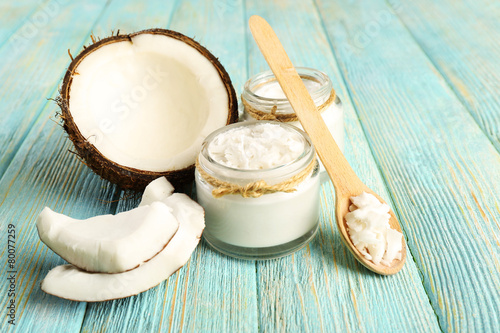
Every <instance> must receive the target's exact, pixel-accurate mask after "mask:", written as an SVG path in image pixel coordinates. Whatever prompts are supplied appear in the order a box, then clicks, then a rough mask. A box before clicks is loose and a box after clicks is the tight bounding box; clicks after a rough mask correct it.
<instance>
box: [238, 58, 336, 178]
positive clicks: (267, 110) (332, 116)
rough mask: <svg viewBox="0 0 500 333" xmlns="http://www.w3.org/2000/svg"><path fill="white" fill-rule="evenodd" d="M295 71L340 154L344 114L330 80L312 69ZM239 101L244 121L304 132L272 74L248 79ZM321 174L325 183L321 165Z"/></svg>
mask: <svg viewBox="0 0 500 333" xmlns="http://www.w3.org/2000/svg"><path fill="white" fill-rule="evenodd" d="M296 70H297V73H298V74H299V76H300V77H301V79H302V81H303V82H304V84H305V86H306V88H307V90H308V91H309V93H310V94H311V97H312V98H313V100H314V103H315V104H316V107H317V108H318V112H321V116H322V117H323V120H324V121H325V124H326V126H327V127H328V129H329V130H330V133H331V134H332V136H333V138H334V139H335V142H336V143H337V145H338V146H339V148H340V150H341V151H342V152H343V151H344V110H343V108H342V102H341V101H340V98H339V97H338V96H336V94H335V92H334V90H333V87H332V82H331V80H330V78H329V77H328V75H326V74H325V73H323V72H321V71H319V70H316V69H312V68H307V67H296ZM241 99H242V102H243V103H242V104H243V106H244V111H243V115H242V119H243V120H277V121H280V122H286V123H288V124H291V125H294V126H296V127H298V128H300V129H303V128H302V125H301V124H300V122H299V121H298V119H297V116H296V115H295V112H294V111H293V109H292V107H291V105H290V102H289V101H288V99H287V98H286V96H285V94H284V92H283V90H282V89H281V87H280V85H279V83H278V81H277V80H276V77H275V76H274V74H273V73H272V72H271V71H266V72H262V73H260V74H257V75H255V76H253V77H252V78H250V79H249V80H248V81H247V82H246V83H245V86H244V88H243V93H242V95H241ZM320 171H321V179H322V181H324V180H328V174H327V173H326V170H325V169H324V167H323V166H322V165H321V169H320Z"/></svg>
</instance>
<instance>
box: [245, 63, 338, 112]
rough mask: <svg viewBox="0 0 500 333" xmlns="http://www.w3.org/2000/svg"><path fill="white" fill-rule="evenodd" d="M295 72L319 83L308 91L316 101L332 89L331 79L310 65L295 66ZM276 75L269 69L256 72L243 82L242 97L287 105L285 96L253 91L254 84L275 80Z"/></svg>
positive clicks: (248, 99) (251, 100)
mask: <svg viewBox="0 0 500 333" xmlns="http://www.w3.org/2000/svg"><path fill="white" fill-rule="evenodd" d="M295 69H296V70H297V73H298V74H299V76H300V77H301V78H302V79H308V80H311V81H315V82H317V83H319V84H320V85H319V87H317V88H316V89H315V90H313V91H310V92H309V93H310V94H311V97H312V98H313V100H314V101H315V102H316V101H317V100H319V99H321V98H322V97H324V96H325V95H326V94H329V93H330V92H331V90H332V81H331V80H330V78H329V77H328V75H326V74H325V73H324V72H322V71H320V70H317V69H314V68H310V67H295ZM275 81H276V76H275V75H274V73H273V72H272V71H271V70H268V71H264V72H261V73H258V74H256V75H254V76H252V77H250V79H248V80H247V82H245V85H244V86H243V93H242V97H243V98H244V99H245V100H246V101H248V102H252V103H262V104H269V105H287V104H288V105H289V104H290V103H289V101H288V99H287V98H286V97H284V98H275V97H265V96H261V95H258V94H256V93H255V92H254V89H253V88H254V86H256V85H258V86H261V85H264V84H266V83H270V82H275Z"/></svg>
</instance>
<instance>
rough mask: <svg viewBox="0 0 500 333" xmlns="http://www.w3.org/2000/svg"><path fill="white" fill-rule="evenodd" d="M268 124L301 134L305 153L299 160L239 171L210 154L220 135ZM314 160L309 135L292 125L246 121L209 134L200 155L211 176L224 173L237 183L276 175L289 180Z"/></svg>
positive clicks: (313, 151)
mask: <svg viewBox="0 0 500 333" xmlns="http://www.w3.org/2000/svg"><path fill="white" fill-rule="evenodd" d="M266 123H267V124H272V125H278V126H281V127H284V128H286V129H287V130H290V131H293V132H295V133H297V134H299V135H300V136H301V138H302V139H303V140H304V151H303V152H302V153H301V154H300V155H299V156H298V157H297V158H295V159H294V160H292V161H290V162H288V163H285V164H282V165H277V166H275V167H272V168H267V169H238V168H233V167H229V166H226V165H224V164H222V163H219V162H217V161H216V160H214V159H213V158H212V157H211V156H210V154H209V153H208V146H209V144H210V143H211V142H212V141H213V140H214V139H215V138H216V137H217V136H218V135H219V134H221V133H223V132H226V131H230V130H232V129H235V128H239V127H248V126H256V125H260V124H266ZM313 158H315V150H314V146H313V145H312V141H311V139H310V138H309V136H308V135H307V133H305V132H304V131H302V130H301V129H299V128H297V127H295V126H293V125H290V124H286V123H281V122H277V121H266V120H261V121H246V122H241V123H235V124H231V125H227V126H224V127H221V128H219V129H217V130H215V131H214V132H212V133H211V134H209V135H208V136H207V137H206V138H205V140H204V141H203V143H202V147H201V151H200V154H199V163H200V166H201V167H202V168H204V170H205V171H206V172H208V173H209V174H210V175H212V176H214V177H216V178H218V177H219V176H220V173H221V172H222V173H223V174H224V175H225V178H231V179H232V181H234V182H237V179H241V178H243V179H244V180H246V181H249V180H251V179H261V178H262V179H264V178H273V177H272V176H273V175H276V176H278V177H280V178H289V177H291V176H293V175H294V174H296V173H297V172H299V171H300V170H302V169H303V168H305V167H306V166H307V165H309V163H311V161H312V159H313ZM214 169H215V170H217V172H214Z"/></svg>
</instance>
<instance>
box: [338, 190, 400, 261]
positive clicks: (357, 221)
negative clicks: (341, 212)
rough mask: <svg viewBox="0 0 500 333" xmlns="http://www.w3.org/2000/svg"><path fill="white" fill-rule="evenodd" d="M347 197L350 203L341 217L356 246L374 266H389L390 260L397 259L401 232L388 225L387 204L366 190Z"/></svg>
mask: <svg viewBox="0 0 500 333" xmlns="http://www.w3.org/2000/svg"><path fill="white" fill-rule="evenodd" d="M350 199H351V201H352V203H353V204H352V205H350V206H349V211H350V212H349V213H347V214H346V215H345V219H346V224H347V231H348V232H349V237H350V238H351V240H352V243H353V244H354V246H355V247H356V249H358V251H359V252H360V253H361V254H362V255H363V256H364V257H365V258H366V259H368V260H371V261H372V262H373V263H374V264H376V265H378V264H382V265H385V266H390V265H391V263H392V261H393V260H394V259H401V250H402V248H403V242H402V241H403V234H402V233H400V232H399V231H397V230H394V229H392V228H391V226H390V224H389V220H390V217H391V216H390V214H389V211H390V207H389V206H388V205H387V204H383V203H381V202H380V201H379V200H378V199H377V198H376V197H375V196H374V195H372V194H369V193H366V192H363V193H362V194H360V195H358V196H355V197H351V198H350Z"/></svg>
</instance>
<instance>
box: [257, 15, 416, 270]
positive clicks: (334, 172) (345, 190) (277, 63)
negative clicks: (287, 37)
mask: <svg viewBox="0 0 500 333" xmlns="http://www.w3.org/2000/svg"><path fill="white" fill-rule="evenodd" d="M249 24H250V30H251V32H252V35H253V37H254V39H255V41H256V42H257V45H258V46H259V49H260V51H261V52H262V54H263V55H264V58H265V59H266V61H267V63H268V64H269V67H271V70H272V71H273V73H274V75H275V76H276V79H277V80H278V83H279V84H280V86H281V88H282V89H283V92H284V93H285V95H286V97H287V98H288V101H289V102H290V105H291V106H292V108H293V110H294V111H295V114H296V115H297V117H298V118H299V121H300V123H301V124H302V127H303V128H304V130H305V131H306V132H307V134H309V137H310V138H311V141H312V143H313V144H314V148H315V149H316V152H317V154H318V156H319V158H320V160H321V162H323V165H324V167H325V169H326V171H327V172H328V175H329V176H330V179H331V180H332V183H333V187H334V188H335V196H336V201H335V217H336V220H337V227H338V229H339V232H340V235H341V238H342V240H343V241H344V243H345V245H346V246H347V248H348V249H349V250H350V251H351V253H352V254H353V255H354V257H355V258H356V259H357V260H358V261H359V262H360V263H361V264H363V265H364V266H365V267H366V268H368V269H370V270H371V271H373V272H375V273H378V274H382V275H391V274H395V273H397V272H399V271H400V270H401V268H403V265H404V262H405V260H406V244H405V241H404V237H403V239H402V243H403V244H402V250H401V259H400V260H399V259H395V260H393V262H392V263H391V265H390V266H384V265H382V264H379V265H375V264H374V263H373V262H372V261H371V260H368V259H366V258H365V257H364V256H363V255H362V254H361V252H359V250H358V249H357V248H356V247H355V246H354V244H353V243H352V241H351V238H350V237H349V233H348V231H347V223H346V220H345V215H346V214H347V213H348V212H349V206H350V204H351V199H350V198H351V197H353V196H358V195H360V194H361V193H363V192H367V193H370V194H372V195H374V196H375V197H376V198H377V199H378V200H379V201H380V202H382V203H385V201H384V200H383V199H382V198H381V197H380V196H379V195H378V194H376V193H375V192H373V191H372V190H371V189H370V188H368V186H366V185H365V184H364V183H363V182H362V181H361V180H360V179H359V178H358V176H357V175H356V173H355V172H354V171H353V170H352V168H351V166H350V165H349V163H348V162H347V160H346V159H345V157H344V155H343V154H342V152H341V151H340V149H339V147H338V146H337V144H336V143H335V140H334V139H333V137H332V135H331V133H330V131H329V130H328V128H327V127H326V125H325V122H324V121H323V118H322V117H321V115H320V114H319V112H318V110H317V108H316V105H315V104H314V102H313V100H312V98H311V95H310V94H309V92H308V90H307V88H306V87H305V85H304V83H303V82H302V80H301V78H300V76H299V75H298V74H297V71H296V70H295V68H294V67H293V64H292V62H291V61H290V59H289V58H288V55H287V54H286V52H285V50H284V49H283V46H282V45H281V43H280V41H279V39H278V37H277V36H276V34H275V33H274V31H273V29H272V28H271V26H270V25H269V24H268V23H267V22H266V20H264V19H263V18H262V17H260V16H256V15H254V16H252V17H251V18H250V21H249ZM389 213H390V216H391V217H390V220H389V224H390V226H391V228H392V229H395V230H397V231H399V232H401V227H400V225H399V222H398V220H397V218H396V216H395V215H394V212H393V211H392V210H390V212H389Z"/></svg>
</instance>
